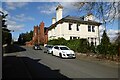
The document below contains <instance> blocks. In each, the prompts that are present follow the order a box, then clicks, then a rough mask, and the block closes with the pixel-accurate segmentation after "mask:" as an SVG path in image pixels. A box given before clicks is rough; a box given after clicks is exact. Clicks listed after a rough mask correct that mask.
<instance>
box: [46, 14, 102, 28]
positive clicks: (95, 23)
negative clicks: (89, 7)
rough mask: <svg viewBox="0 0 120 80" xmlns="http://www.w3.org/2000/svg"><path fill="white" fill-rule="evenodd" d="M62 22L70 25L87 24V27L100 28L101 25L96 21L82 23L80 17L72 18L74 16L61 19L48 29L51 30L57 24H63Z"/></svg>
mask: <svg viewBox="0 0 120 80" xmlns="http://www.w3.org/2000/svg"><path fill="white" fill-rule="evenodd" d="M63 22H70V23H79V24H88V25H96V26H100V25H101V23H99V22H96V21H91V20H88V21H84V20H83V18H82V17H74V16H69V15H68V16H66V17H64V18H62V19H61V20H59V21H57V22H56V23H54V24H52V25H51V26H50V27H49V28H48V29H49V30H51V29H52V28H55V27H56V25H57V24H59V23H63Z"/></svg>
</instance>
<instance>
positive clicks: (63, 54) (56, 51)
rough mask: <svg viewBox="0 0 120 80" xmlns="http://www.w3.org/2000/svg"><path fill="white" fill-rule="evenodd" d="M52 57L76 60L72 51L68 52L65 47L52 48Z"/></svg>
mask: <svg viewBox="0 0 120 80" xmlns="http://www.w3.org/2000/svg"><path fill="white" fill-rule="evenodd" d="M52 55H55V56H58V57H60V58H76V56H75V53H74V51H73V50H70V49H69V48H68V47H67V46H61V45H57V46H54V47H53V48H52Z"/></svg>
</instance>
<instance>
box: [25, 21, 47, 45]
mask: <svg viewBox="0 0 120 80" xmlns="http://www.w3.org/2000/svg"><path fill="white" fill-rule="evenodd" d="M47 42H48V30H47V28H45V27H44V22H43V21H42V22H41V23H40V25H39V26H34V30H33V37H32V40H31V41H29V42H26V45H27V46H32V45H34V44H47Z"/></svg>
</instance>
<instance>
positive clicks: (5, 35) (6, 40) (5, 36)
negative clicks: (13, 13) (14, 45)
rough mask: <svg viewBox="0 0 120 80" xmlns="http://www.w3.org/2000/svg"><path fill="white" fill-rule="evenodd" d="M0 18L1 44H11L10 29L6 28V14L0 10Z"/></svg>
mask: <svg viewBox="0 0 120 80" xmlns="http://www.w3.org/2000/svg"><path fill="white" fill-rule="evenodd" d="M0 13H1V15H0V19H1V21H2V44H11V41H12V35H11V33H10V30H9V29H7V25H6V24H5V22H6V17H7V15H8V14H4V13H3V12H2V11H0Z"/></svg>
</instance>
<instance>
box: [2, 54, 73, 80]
mask: <svg viewBox="0 0 120 80" xmlns="http://www.w3.org/2000/svg"><path fill="white" fill-rule="evenodd" d="M2 70H3V75H2V76H3V77H2V78H3V80H4V79H12V78H21V79H33V80H34V79H41V78H43V79H50V78H55V79H56V78H57V80H59V79H60V80H61V79H65V80H66V79H67V80H72V79H70V78H68V77H66V76H64V75H63V74H61V73H60V70H59V69H57V70H52V69H50V68H49V67H48V66H46V65H44V64H42V63H41V62H40V59H31V58H29V57H16V56H5V57H3V69H2Z"/></svg>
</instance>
